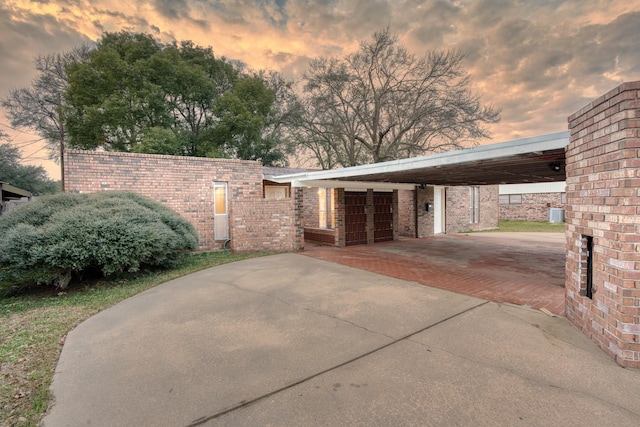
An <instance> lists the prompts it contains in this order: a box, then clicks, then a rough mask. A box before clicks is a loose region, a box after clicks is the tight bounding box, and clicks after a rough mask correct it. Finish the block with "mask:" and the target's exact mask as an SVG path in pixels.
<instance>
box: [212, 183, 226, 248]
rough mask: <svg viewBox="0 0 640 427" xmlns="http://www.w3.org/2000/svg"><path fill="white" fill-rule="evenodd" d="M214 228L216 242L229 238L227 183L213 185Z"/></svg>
mask: <svg viewBox="0 0 640 427" xmlns="http://www.w3.org/2000/svg"><path fill="white" fill-rule="evenodd" d="M213 228H214V236H215V240H227V239H228V238H229V211H228V199H227V183H226V182H214V183H213Z"/></svg>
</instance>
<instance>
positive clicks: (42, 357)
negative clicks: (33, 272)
mask: <svg viewBox="0 0 640 427" xmlns="http://www.w3.org/2000/svg"><path fill="white" fill-rule="evenodd" d="M262 255H267V254H266V253H244V254H232V253H230V252H226V251H225V252H207V253H197V254H192V255H190V256H188V257H187V258H186V259H185V261H184V262H183V263H182V264H181V265H180V266H179V267H177V268H174V269H172V270H165V271H156V272H150V273H146V274H143V275H140V276H137V277H136V276H133V275H121V276H119V277H114V278H109V279H100V280H92V281H86V282H83V283H79V284H76V285H75V286H73V285H72V286H70V288H69V289H68V290H67V291H66V292H57V291H54V290H52V288H48V289H44V290H43V289H40V290H38V291H34V292H31V293H29V294H25V295H21V296H16V297H11V298H2V299H0V425H1V426H14V425H20V426H37V425H38V424H40V421H41V418H42V416H43V415H44V413H45V412H46V410H47V408H48V407H49V404H50V402H51V396H50V393H49V386H50V385H51V380H52V378H53V372H54V369H55V366H56V363H57V361H58V357H59V355H60V350H61V349H62V345H63V344H64V339H65V337H66V335H67V333H68V332H69V331H71V329H73V328H74V327H75V326H77V325H78V324H79V323H81V322H82V321H83V320H85V319H87V318H89V317H91V316H92V315H94V314H96V313H97V312H99V311H101V310H104V309H105V308H108V307H110V306H112V305H114V304H116V303H118V302H120V301H122V300H124V299H126V298H129V297H131V296H133V295H136V294H138V293H140V292H142V291H145V290H147V289H149V288H152V287H154V286H156V285H159V284H161V283H164V282H167V281H169V280H172V279H175V278H178V277H181V276H184V275H187V274H190V273H193V272H196V271H199V270H203V269H205V268H208V267H213V266H216V265H221V264H226V263H229V262H234V261H239V260H242V259H247V258H252V257H256V256H262Z"/></svg>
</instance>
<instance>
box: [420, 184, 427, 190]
mask: <svg viewBox="0 0 640 427" xmlns="http://www.w3.org/2000/svg"><path fill="white" fill-rule="evenodd" d="M418 188H419V189H421V190H424V189H425V188H427V184H418Z"/></svg>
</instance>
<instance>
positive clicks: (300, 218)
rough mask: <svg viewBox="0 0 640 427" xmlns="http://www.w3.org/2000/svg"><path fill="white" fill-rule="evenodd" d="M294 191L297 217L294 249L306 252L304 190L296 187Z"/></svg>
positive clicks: (295, 214)
mask: <svg viewBox="0 0 640 427" xmlns="http://www.w3.org/2000/svg"><path fill="white" fill-rule="evenodd" d="M293 191H294V197H295V200H294V203H295V206H294V208H293V209H294V216H295V219H294V221H295V224H294V226H295V231H294V237H293V239H294V241H293V249H294V250H296V251H303V250H304V188H302V187H295V188H293Z"/></svg>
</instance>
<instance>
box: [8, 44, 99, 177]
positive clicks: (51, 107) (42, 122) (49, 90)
mask: <svg viewBox="0 0 640 427" xmlns="http://www.w3.org/2000/svg"><path fill="white" fill-rule="evenodd" d="M88 53H89V47H88V46H84V45H83V46H81V47H78V48H74V49H73V50H71V51H68V52H64V53H58V54H48V55H40V56H38V57H36V59H35V61H34V65H35V69H36V71H37V73H38V74H37V76H36V78H35V79H34V80H33V81H32V82H31V85H30V86H29V87H27V88H21V89H13V90H11V92H9V96H7V97H6V98H5V99H3V100H2V106H3V107H4V108H5V109H6V110H7V115H8V117H9V120H10V121H11V125H12V126H13V127H16V128H26V129H31V130H33V131H35V132H36V133H37V134H38V135H40V137H42V139H43V140H45V142H46V144H47V149H48V151H49V157H50V158H51V159H55V160H58V159H60V162H62V161H63V158H62V155H63V153H64V148H65V143H66V137H67V133H66V130H65V127H64V118H63V107H64V93H65V91H66V89H67V87H68V85H69V80H68V76H67V73H66V70H65V68H66V66H67V65H69V64H71V63H73V62H81V61H84V60H86V59H87V57H88ZM61 166H62V164H61ZM62 187H63V190H64V177H63V178H62Z"/></svg>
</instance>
